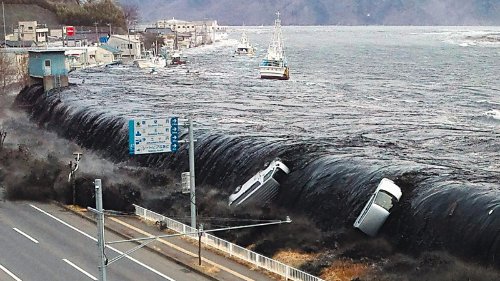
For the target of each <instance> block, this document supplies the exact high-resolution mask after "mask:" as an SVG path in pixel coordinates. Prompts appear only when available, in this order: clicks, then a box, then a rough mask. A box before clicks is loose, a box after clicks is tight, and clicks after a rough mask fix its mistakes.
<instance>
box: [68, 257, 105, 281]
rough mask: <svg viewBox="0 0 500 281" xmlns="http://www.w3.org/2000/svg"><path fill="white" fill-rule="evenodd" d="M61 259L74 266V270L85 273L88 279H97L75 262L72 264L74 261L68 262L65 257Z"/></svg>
mask: <svg viewBox="0 0 500 281" xmlns="http://www.w3.org/2000/svg"><path fill="white" fill-rule="evenodd" d="M63 261H64V262H65V263H67V264H69V265H71V266H72V267H74V268H75V269H76V270H78V271H80V272H81V273H83V274H85V275H87V276H88V277H89V278H90V279H92V280H95V281H97V278H95V277H94V276H92V274H90V273H88V272H87V271H85V270H83V269H81V268H80V267H78V266H77V265H76V264H74V263H72V262H70V261H69V260H67V259H63Z"/></svg>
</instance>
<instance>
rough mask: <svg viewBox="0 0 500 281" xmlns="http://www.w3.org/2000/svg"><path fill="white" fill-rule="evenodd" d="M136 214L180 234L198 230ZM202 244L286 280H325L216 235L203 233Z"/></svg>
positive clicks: (139, 211) (140, 210)
mask: <svg viewBox="0 0 500 281" xmlns="http://www.w3.org/2000/svg"><path fill="white" fill-rule="evenodd" d="M134 207H135V214H136V215H138V216H140V217H142V218H144V219H146V220H149V221H154V222H157V221H163V222H164V223H165V225H166V226H167V228H169V229H171V230H173V231H176V232H178V233H189V232H191V233H193V232H196V229H194V228H192V227H190V226H188V225H185V224H183V223H181V222H178V221H176V220H173V219H171V218H168V217H165V216H164V215H160V214H158V213H155V212H153V211H150V210H147V209H145V208H143V207H141V206H138V205H134ZM186 236H187V237H189V238H192V239H196V240H197V239H198V235H197V234H193V235H186ZM201 242H202V243H203V244H205V245H208V246H211V247H213V248H215V249H217V250H220V251H223V252H225V253H227V254H229V255H230V256H231V257H237V258H239V259H241V260H243V261H245V262H248V263H251V264H253V265H255V266H257V267H260V268H263V269H266V270H268V271H270V272H273V273H276V274H278V275H281V276H283V277H285V280H294V281H324V280H323V279H321V278H319V277H316V276H314V275H311V274H309V273H306V272H304V271H301V270H299V269H297V268H294V267H291V266H288V265H286V264H284V263H282V262H279V261H277V260H273V259H271V258H268V257H266V256H263V255H261V254H258V253H256V252H253V251H250V250H248V249H246V248H243V247H240V246H238V245H236V244H233V243H231V242H229V241H226V240H223V239H220V238H218V237H216V236H214V235H211V234H208V233H203V235H202V237H201Z"/></svg>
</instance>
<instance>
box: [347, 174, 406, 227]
mask: <svg viewBox="0 0 500 281" xmlns="http://www.w3.org/2000/svg"><path fill="white" fill-rule="evenodd" d="M401 195H402V193H401V189H400V188H399V186H397V185H396V184H394V182H393V181H391V180H390V179H386V178H383V179H382V180H381V181H380V183H379V184H378V186H377V189H376V190H375V192H373V194H372V196H371V197H370V200H368V202H367V203H366V205H365V207H364V208H363V211H361V214H360V215H359V216H358V218H357V219H356V221H355V222H354V227H355V228H358V229H359V230H361V231H363V232H364V233H366V234H368V235H370V236H375V235H377V233H378V231H379V229H380V227H382V225H383V224H384V222H385V220H386V219H387V217H389V214H390V212H391V209H392V207H393V206H394V205H395V204H397V203H398V202H399V199H400V198H401Z"/></svg>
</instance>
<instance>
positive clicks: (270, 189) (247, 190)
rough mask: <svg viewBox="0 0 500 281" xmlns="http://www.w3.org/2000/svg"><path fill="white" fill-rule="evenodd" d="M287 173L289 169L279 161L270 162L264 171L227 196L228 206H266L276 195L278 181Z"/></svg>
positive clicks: (278, 185)
mask: <svg viewBox="0 0 500 281" xmlns="http://www.w3.org/2000/svg"><path fill="white" fill-rule="evenodd" d="M289 173H290V169H288V167H287V166H286V165H285V164H284V163H283V162H281V161H280V160H279V159H276V160H274V161H272V162H271V164H269V167H267V168H266V169H265V170H262V171H259V172H258V173H257V174H256V175H254V176H253V177H252V178H250V179H249V180H248V181H246V182H245V183H244V184H243V185H240V186H238V187H236V190H235V191H234V193H233V194H231V195H230V196H229V206H238V205H246V204H249V203H253V204H259V205H266V204H267V203H269V202H270V201H271V200H272V199H273V198H274V197H275V196H276V195H277V194H278V190H279V187H280V181H281V180H282V179H283V177H284V176H285V175H287V174H289Z"/></svg>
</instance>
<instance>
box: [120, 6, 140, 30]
mask: <svg viewBox="0 0 500 281" xmlns="http://www.w3.org/2000/svg"><path fill="white" fill-rule="evenodd" d="M122 11H123V17H124V18H125V21H126V22H127V27H128V28H130V24H131V23H133V22H137V21H139V6H137V5H136V4H123V5H122Z"/></svg>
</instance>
